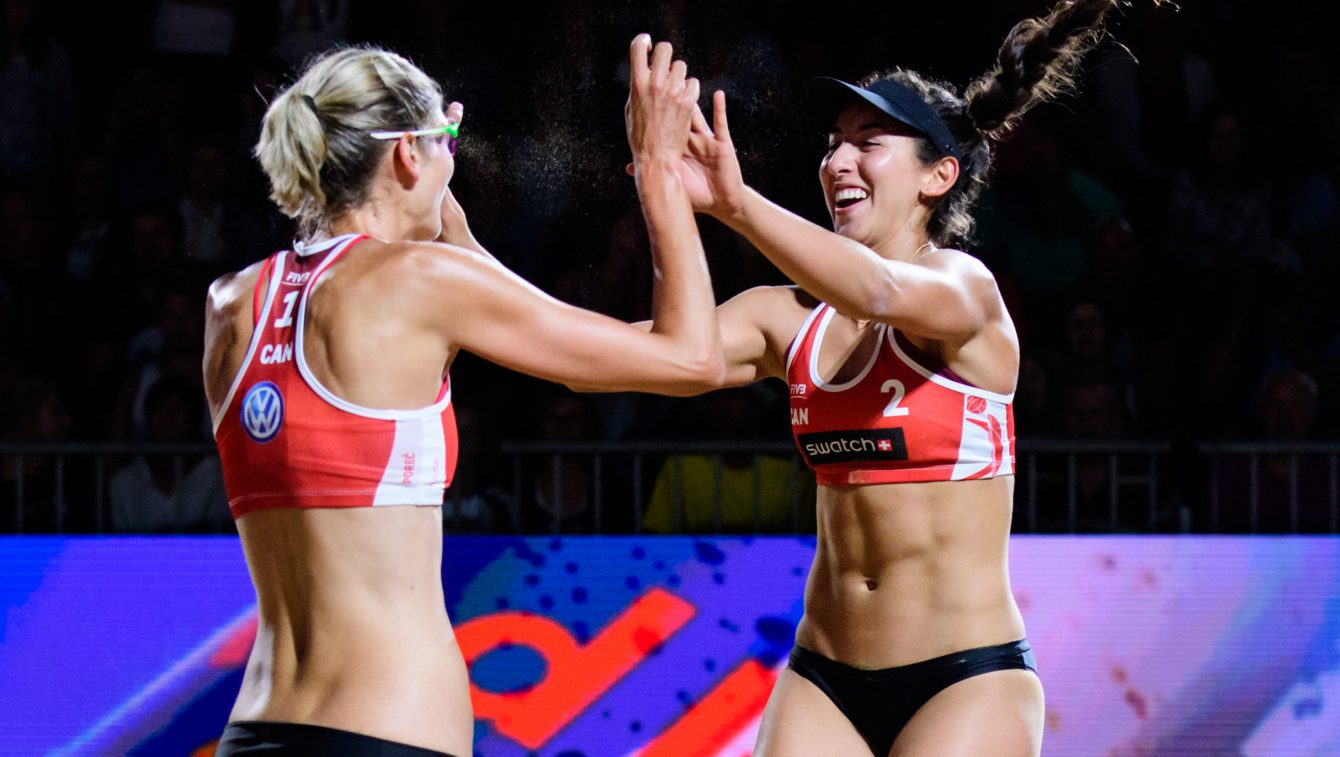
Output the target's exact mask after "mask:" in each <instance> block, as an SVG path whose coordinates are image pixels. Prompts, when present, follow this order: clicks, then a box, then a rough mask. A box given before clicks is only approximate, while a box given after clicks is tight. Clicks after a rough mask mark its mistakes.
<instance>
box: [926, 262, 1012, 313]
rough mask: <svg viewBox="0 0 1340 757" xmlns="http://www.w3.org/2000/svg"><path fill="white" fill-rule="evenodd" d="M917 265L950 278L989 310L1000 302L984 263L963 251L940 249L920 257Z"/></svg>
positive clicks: (989, 271) (997, 289)
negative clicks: (978, 299)
mask: <svg viewBox="0 0 1340 757" xmlns="http://www.w3.org/2000/svg"><path fill="white" fill-rule="evenodd" d="M917 263H918V264H920V265H923V266H925V267H926V268H929V269H931V270H933V271H938V272H940V273H943V274H946V275H948V276H952V277H953V278H954V279H955V280H956V281H958V282H960V285H961V286H962V287H963V288H964V289H965V290H966V291H968V292H970V293H972V294H973V295H975V296H976V297H978V298H980V299H981V300H982V302H983V304H984V305H986V306H988V307H989V308H991V309H994V306H995V304H996V302H998V301H999V300H1000V287H999V285H998V284H997V283H996V275H995V274H994V273H992V272H991V269H990V268H987V267H986V263H983V262H982V261H981V260H979V259H978V258H976V257H975V256H973V255H971V254H969V253H966V252H964V251H963V250H956V249H952V248H940V249H937V250H935V251H934V252H932V253H928V254H926V255H923V256H921V258H919V259H918V260H917Z"/></svg>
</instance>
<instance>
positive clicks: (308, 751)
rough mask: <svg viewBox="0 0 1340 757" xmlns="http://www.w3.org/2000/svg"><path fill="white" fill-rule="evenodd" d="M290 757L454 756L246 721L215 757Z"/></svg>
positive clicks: (335, 732)
mask: <svg viewBox="0 0 1340 757" xmlns="http://www.w3.org/2000/svg"><path fill="white" fill-rule="evenodd" d="M235 755H253V756H254V757H261V756H262V755H263V756H264V757H287V755H294V756H295V757H296V755H313V756H314V757H315V756H316V755H342V756H343V755H347V756H348V757H452V755H450V754H447V753H446V752H435V751H433V750H432V749H424V748H423V747H417V746H410V745H409V744H401V743H400V742H398V741H387V740H386V739H379V738H376V737H375V736H364V735H363V734H361V733H354V732H352V731H341V730H340V729H338V728H326V727H325V726H320V725H306V724H304V723H270V722H265V721H259V720H246V721H240V722H237V723H229V724H228V727H227V728H225V729H224V730H223V736H222V737H221V738H220V739H219V748H218V750H216V751H215V752H214V757H235Z"/></svg>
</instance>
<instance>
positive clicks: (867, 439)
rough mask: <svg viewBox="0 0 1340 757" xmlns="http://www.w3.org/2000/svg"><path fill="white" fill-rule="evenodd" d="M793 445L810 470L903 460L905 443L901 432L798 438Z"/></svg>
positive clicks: (801, 436)
mask: <svg viewBox="0 0 1340 757" xmlns="http://www.w3.org/2000/svg"><path fill="white" fill-rule="evenodd" d="M796 444H797V445H798V446H799V447H800V451H801V452H803V453H804V454H805V459H806V460H807V461H808V462H809V464H810V465H812V466H813V465H825V464H828V463H852V462H888V461H898V460H906V459H907V441H906V440H905V439H904V438H903V430H902V429H901V428H881V429H874V430H870V431H829V432H825V433H821V434H799V435H797V436H796Z"/></svg>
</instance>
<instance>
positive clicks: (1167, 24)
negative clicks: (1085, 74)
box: [1076, 4, 1218, 220]
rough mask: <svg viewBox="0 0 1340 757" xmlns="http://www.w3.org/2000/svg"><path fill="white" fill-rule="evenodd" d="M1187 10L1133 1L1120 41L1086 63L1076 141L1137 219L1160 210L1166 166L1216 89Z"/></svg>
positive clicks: (1180, 150)
mask: <svg viewBox="0 0 1340 757" xmlns="http://www.w3.org/2000/svg"><path fill="white" fill-rule="evenodd" d="M1191 12H1192V13H1194V12H1195V11H1191ZM1188 16H1189V13H1188V12H1183V11H1182V9H1179V8H1174V7H1171V6H1168V5H1162V6H1157V7H1156V6H1154V5H1153V4H1148V5H1139V4H1137V5H1134V6H1132V7H1131V8H1130V9H1129V10H1128V12H1127V14H1126V16H1125V18H1123V20H1122V24H1121V26H1122V29H1121V31H1120V32H1119V34H1120V37H1121V41H1122V44H1106V45H1103V46H1102V47H1101V48H1100V50H1099V51H1098V53H1097V54H1096V55H1095V60H1094V62H1093V64H1092V65H1091V66H1089V67H1088V69H1089V71H1090V75H1089V80H1088V83H1087V85H1086V88H1085V93H1086V94H1085V98H1084V99H1085V101H1086V104H1088V105H1089V107H1088V108H1086V109H1084V114H1085V116H1086V118H1085V124H1084V133H1085V138H1084V139H1083V140H1081V141H1080V142H1079V143H1078V144H1077V145H1076V146H1077V147H1078V148H1079V149H1081V150H1083V151H1084V153H1085V156H1086V157H1087V158H1089V161H1088V163H1089V164H1090V165H1093V166H1094V167H1095V169H1096V170H1097V171H1098V172H1099V175H1100V176H1101V178H1102V179H1103V180H1104V181H1105V182H1108V183H1110V184H1111V186H1112V187H1113V188H1114V189H1116V190H1117V191H1119V192H1120V193H1121V195H1122V197H1124V198H1127V199H1128V200H1129V201H1130V202H1131V203H1132V205H1133V206H1134V207H1133V208H1132V212H1133V213H1135V214H1136V218H1137V219H1140V220H1154V219H1153V218H1150V216H1156V215H1157V214H1158V207H1157V206H1158V205H1159V204H1160V203H1162V201H1163V200H1164V198H1165V197H1166V188H1167V185H1168V179H1169V177H1168V174H1169V171H1168V168H1167V166H1168V165H1169V164H1170V163H1172V162H1173V161H1175V160H1177V159H1178V158H1179V157H1180V156H1181V155H1182V154H1183V152H1184V150H1185V145H1184V140H1185V137H1186V133H1187V131H1188V126H1189V124H1191V123H1192V122H1194V120H1195V119H1196V118H1197V117H1199V115H1200V114H1201V113H1202V112H1203V111H1204V110H1205V109H1206V108H1207V107H1208V106H1209V105H1210V104H1211V103H1212V102H1213V100H1214V98H1215V96H1216V94H1217V92H1218V81H1217V80H1218V76H1217V75H1216V72H1215V70H1214V67H1213V65H1212V64H1211V62H1210V60H1209V59H1207V58H1206V57H1205V56H1204V55H1202V54H1201V53H1200V52H1199V51H1197V50H1194V49H1192V47H1191V45H1190V39H1189V36H1190V35H1189V33H1188V29H1187V22H1188V20H1189V19H1188Z"/></svg>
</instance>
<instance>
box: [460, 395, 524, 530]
mask: <svg viewBox="0 0 1340 757" xmlns="http://www.w3.org/2000/svg"><path fill="white" fill-rule="evenodd" d="M488 431H489V429H488V427H487V426H486V425H485V424H484V423H483V422H482V419H481V417H480V412H479V411H478V410H476V409H475V408H473V407H467V406H462V405H459V404H458V405H456V438H457V439H458V440H459V441H458V446H457V448H456V475H455V476H454V477H452V479H451V487H450V488H448V489H447V494H446V499H445V501H444V502H443V503H442V523H443V526H444V527H445V528H446V529H447V530H448V531H449V532H450V533H453V534H479V533H483V534H495V533H502V532H505V531H506V532H515V531H518V530H519V529H520V523H519V522H518V513H517V512H516V502H515V500H514V499H513V498H512V495H511V494H510V493H509V492H507V491H506V490H505V489H504V488H503V487H501V486H499V485H498V483H497V481H498V470H497V468H498V465H497V462H498V455H497V454H496V452H497V450H496V444H497V440H496V439H495V438H493V436H492V435H491V434H489V433H488Z"/></svg>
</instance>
